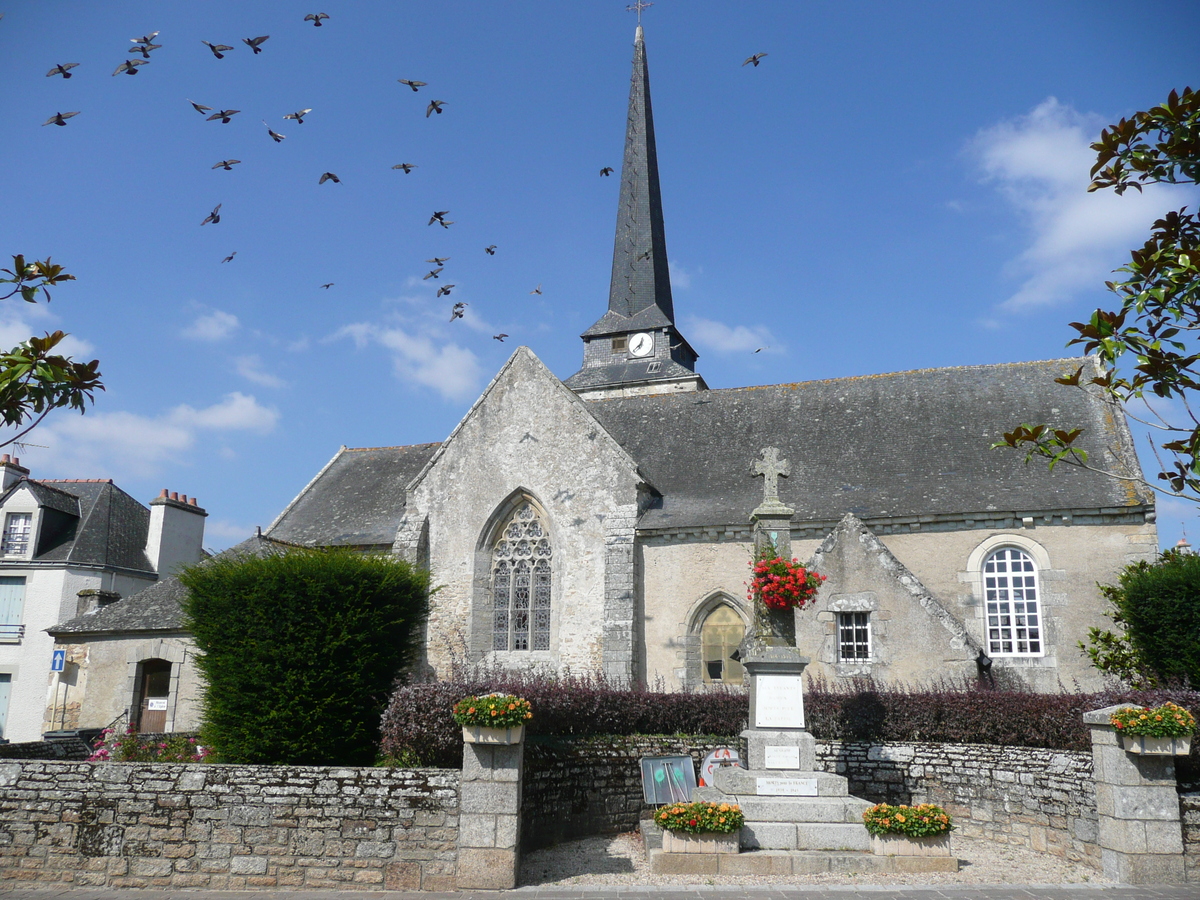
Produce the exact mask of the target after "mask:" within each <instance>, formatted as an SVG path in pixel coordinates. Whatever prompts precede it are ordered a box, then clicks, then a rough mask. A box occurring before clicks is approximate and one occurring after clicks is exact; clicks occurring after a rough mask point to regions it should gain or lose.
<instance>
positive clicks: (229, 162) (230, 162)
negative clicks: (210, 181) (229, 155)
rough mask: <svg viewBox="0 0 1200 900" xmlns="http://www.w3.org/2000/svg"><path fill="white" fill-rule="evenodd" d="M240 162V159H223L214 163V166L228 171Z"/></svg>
mask: <svg viewBox="0 0 1200 900" xmlns="http://www.w3.org/2000/svg"><path fill="white" fill-rule="evenodd" d="M240 162H241V160H240V159H223V160H221V161H220V162H219V163H216V164H214V165H213V168H214V169H224V170H225V171H226V172H228V171H229V170H230V169H232V168H233V167H234V166H236V165H237V164H238V163H240Z"/></svg>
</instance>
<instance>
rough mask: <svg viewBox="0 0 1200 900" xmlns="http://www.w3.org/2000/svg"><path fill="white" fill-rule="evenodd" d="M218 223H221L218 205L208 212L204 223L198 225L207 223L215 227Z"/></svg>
mask: <svg viewBox="0 0 1200 900" xmlns="http://www.w3.org/2000/svg"><path fill="white" fill-rule="evenodd" d="M220 221H221V204H220V203H218V204H217V205H216V206H214V207H213V211H212V212H210V213H209V214H208V216H206V217H205V219H204V221H203V222H201V223H200V224H201V225H207V224H208V223H209V222H212V223H213V224H214V225H216V224H217V223H218V222H220Z"/></svg>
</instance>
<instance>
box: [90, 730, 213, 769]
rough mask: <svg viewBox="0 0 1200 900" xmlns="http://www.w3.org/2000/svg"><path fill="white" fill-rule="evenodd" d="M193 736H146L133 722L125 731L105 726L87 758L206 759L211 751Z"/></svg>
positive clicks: (102, 759)
mask: <svg viewBox="0 0 1200 900" xmlns="http://www.w3.org/2000/svg"><path fill="white" fill-rule="evenodd" d="M211 752H212V751H211V750H209V749H208V748H207V747H202V746H200V744H199V743H197V741H196V738H194V737H185V736H184V735H181V734H176V735H171V736H169V737H166V738H165V739H164V740H153V739H149V738H144V737H142V736H141V735H139V734H138V733H137V729H136V728H135V727H134V726H132V725H130V726H128V727H127V728H126V729H125V731H124V732H123V733H118V732H117V730H116V729H115V728H105V729H104V731H103V732H102V733H101V735H100V737H99V738H98V739H97V740H96V743H95V747H94V749H93V751H92V755H91V756H89V757H88V762H165V763H193V762H204V761H206V760H207V759H208V757H209V755H210V754H211Z"/></svg>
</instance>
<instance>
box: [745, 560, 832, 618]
mask: <svg viewBox="0 0 1200 900" xmlns="http://www.w3.org/2000/svg"><path fill="white" fill-rule="evenodd" d="M751 571H752V573H753V575H752V578H751V580H750V592H749V599H750V600H751V601H761V602H762V603H764V604H765V605H766V606H767V607H768V608H770V609H803V608H804V607H805V606H806V605H808V604H809V603H811V602H812V601H813V600H815V599H816V596H817V588H819V587H820V586H821V583H822V582H823V581H824V580H825V576H824V575H821V574H819V573H818V572H816V571H814V570H812V569H806V568H805V567H804V566H802V565H801V564H800V561H799V560H798V559H795V558H793V559H791V560H787V559H784V558H783V557H782V556H780V555H779V554H778V553H777V552H776V551H775V548H773V547H769V548H767V550H766V551H765V552H764V553H761V554H760V555H759V556H758V557H756V558H755V560H754V562H753V563H752V564H751Z"/></svg>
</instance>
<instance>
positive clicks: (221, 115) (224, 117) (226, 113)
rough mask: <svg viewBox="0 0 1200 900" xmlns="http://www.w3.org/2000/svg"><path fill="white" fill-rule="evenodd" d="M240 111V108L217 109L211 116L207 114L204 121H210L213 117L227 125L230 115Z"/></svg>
mask: <svg viewBox="0 0 1200 900" xmlns="http://www.w3.org/2000/svg"><path fill="white" fill-rule="evenodd" d="M240 112H241V110H240V109H220V110H217V111H216V112H215V113H213V114H212V115H211V116H209V117H208V118H207V119H205V120H204V121H205V122H211V121H212V120H213V119H220V120H221V123H222V124H223V125H228V124H229V119H230V117H231V116H236V115H237V114H238V113H240Z"/></svg>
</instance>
